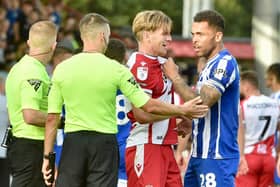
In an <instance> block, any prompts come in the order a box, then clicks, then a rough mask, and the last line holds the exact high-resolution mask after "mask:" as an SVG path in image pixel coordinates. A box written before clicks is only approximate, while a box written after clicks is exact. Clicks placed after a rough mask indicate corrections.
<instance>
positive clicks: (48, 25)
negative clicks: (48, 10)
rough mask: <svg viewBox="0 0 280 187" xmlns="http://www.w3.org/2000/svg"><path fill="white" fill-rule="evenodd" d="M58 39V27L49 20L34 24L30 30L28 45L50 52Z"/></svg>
mask: <svg viewBox="0 0 280 187" xmlns="http://www.w3.org/2000/svg"><path fill="white" fill-rule="evenodd" d="M56 38H57V27H56V25H55V24H54V23H53V22H51V21H48V20H44V21H38V22H36V23H34V24H33V25H32V26H31V28H30V30H29V37H28V41H29V42H28V44H29V46H30V47H31V48H37V49H40V50H42V51H46V50H49V49H50V48H51V47H52V46H53V45H54V43H55V42H56Z"/></svg>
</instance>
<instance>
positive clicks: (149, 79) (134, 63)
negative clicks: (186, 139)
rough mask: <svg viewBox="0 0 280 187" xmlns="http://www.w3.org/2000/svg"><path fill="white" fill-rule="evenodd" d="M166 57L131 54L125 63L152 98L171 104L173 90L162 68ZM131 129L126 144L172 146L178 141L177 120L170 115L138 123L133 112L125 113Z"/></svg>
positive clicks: (172, 101)
mask: <svg viewBox="0 0 280 187" xmlns="http://www.w3.org/2000/svg"><path fill="white" fill-rule="evenodd" d="M165 62H166V59H165V58H162V57H154V56H149V55H145V54H143V53H140V52H135V53H133V54H132V55H131V56H130V57H129V59H128V62H127V65H128V67H129V69H130V71H131V72H132V74H133V75H134V77H135V79H136V81H137V82H138V83H139V85H140V86H141V88H142V89H143V90H145V92H146V93H147V94H149V95H151V97H152V98H154V99H158V100H160V101H161V102H165V103H169V104H173V103H174V91H173V87H172V82H171V80H169V79H168V78H167V77H165V75H164V74H163V71H162V64H163V63H165ZM128 117H129V118H130V120H131V122H132V128H131V131H130V134H129V137H128V139H127V147H131V146H135V145H140V144H159V145H172V144H176V143H177V141H178V140H177V136H178V134H177V130H176V119H175V118H169V119H165V120H161V121H157V122H153V123H146V124H140V123H139V122H137V121H136V119H135V117H134V115H133V112H132V111H130V112H129V113H128Z"/></svg>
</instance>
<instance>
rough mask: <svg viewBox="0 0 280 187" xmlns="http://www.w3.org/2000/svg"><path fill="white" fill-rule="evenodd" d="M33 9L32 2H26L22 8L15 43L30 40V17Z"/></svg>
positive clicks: (16, 28) (15, 29) (17, 23)
mask: <svg viewBox="0 0 280 187" xmlns="http://www.w3.org/2000/svg"><path fill="white" fill-rule="evenodd" d="M33 7H34V6H33V2H32V0H24V1H23V2H22V4H21V6H20V12H19V15H18V20H17V22H16V23H15V27H14V31H15V32H14V34H15V42H17V43H21V42H25V41H26V40H27V39H28V31H29V28H30V23H29V21H28V16H29V15H30V13H31V12H32V11H33Z"/></svg>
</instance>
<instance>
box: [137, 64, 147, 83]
mask: <svg viewBox="0 0 280 187" xmlns="http://www.w3.org/2000/svg"><path fill="white" fill-rule="evenodd" d="M137 78H138V79H139V80H141V81H144V80H146V79H147V78H148V67H138V68H137Z"/></svg>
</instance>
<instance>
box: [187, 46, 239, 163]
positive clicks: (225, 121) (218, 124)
mask: <svg viewBox="0 0 280 187" xmlns="http://www.w3.org/2000/svg"><path fill="white" fill-rule="evenodd" d="M239 81H240V78H239V69H238V64H237V61H236V59H235V58H234V57H233V56H232V55H231V54H230V53H229V51H228V50H226V49H224V50H221V51H220V52H219V53H218V54H217V55H216V56H215V57H213V58H212V59H210V60H209V61H208V62H207V64H206V66H205V68H204V69H203V70H202V72H201V73H200V75H199V79H198V82H197V89H198V92H200V89H201V87H202V86H203V85H209V86H211V87H215V88H216V89H217V90H218V91H219V92H220V94H221V98H220V99H219V100H218V101H217V102H216V103H215V104H214V105H213V106H211V108H210V110H209V112H208V113H207V115H206V116H205V117H203V118H199V119H195V120H193V130H192V136H193V144H192V156H193V157H196V158H205V159H206V158H211V159H226V158H238V157H239V148H238V143H237V132H238V106H239Z"/></svg>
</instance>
